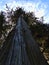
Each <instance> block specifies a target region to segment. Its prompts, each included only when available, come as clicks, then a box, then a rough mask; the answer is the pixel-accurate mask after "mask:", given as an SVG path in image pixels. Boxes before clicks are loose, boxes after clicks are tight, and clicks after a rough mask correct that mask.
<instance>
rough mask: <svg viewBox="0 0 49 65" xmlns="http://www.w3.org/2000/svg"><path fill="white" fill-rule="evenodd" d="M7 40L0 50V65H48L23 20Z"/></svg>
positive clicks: (19, 20) (19, 21) (21, 19)
mask: <svg viewBox="0 0 49 65" xmlns="http://www.w3.org/2000/svg"><path fill="white" fill-rule="evenodd" d="M8 39H9V40H8ZM8 39H6V41H5V42H4V45H3V48H2V49H1V50H0V65H48V64H47V62H46V60H45V58H44V56H43V54H42V53H41V52H40V49H39V46H38V45H37V43H36V42H35V40H34V39H33V38H32V35H31V32H30V30H29V28H28V25H27V24H26V22H25V21H24V20H23V18H21V17H20V18H19V19H18V21H17V25H16V26H15V28H14V30H13V31H12V32H11V33H10V34H9V36H8Z"/></svg>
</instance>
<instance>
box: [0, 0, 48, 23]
mask: <svg viewBox="0 0 49 65" xmlns="http://www.w3.org/2000/svg"><path fill="white" fill-rule="evenodd" d="M6 4H7V5H8V6H9V8H11V9H12V8H13V9H15V8H16V7H22V8H24V10H25V11H27V12H29V11H30V12H34V13H35V16H36V17H38V18H41V17H42V16H43V17H44V23H49V0H0V11H1V10H3V11H5V10H6Z"/></svg>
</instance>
